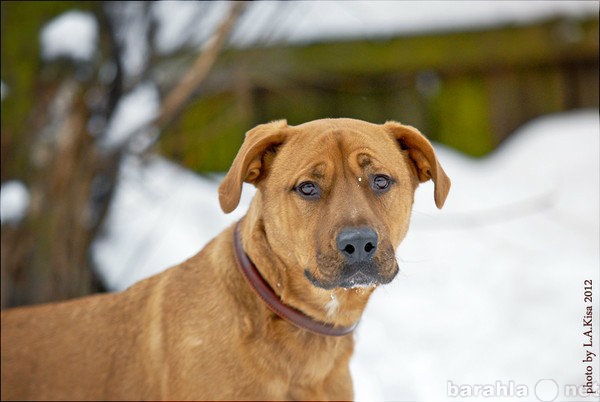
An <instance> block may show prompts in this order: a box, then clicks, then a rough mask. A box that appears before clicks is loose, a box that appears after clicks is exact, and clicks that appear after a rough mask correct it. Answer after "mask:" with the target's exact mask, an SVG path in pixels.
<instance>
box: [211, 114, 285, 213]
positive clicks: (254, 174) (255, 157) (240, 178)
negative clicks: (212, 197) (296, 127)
mask: <svg viewBox="0 0 600 402" xmlns="http://www.w3.org/2000/svg"><path fill="white" fill-rule="evenodd" d="M287 127H288V124H287V121H286V120H277V121H274V122H271V123H267V124H261V125H259V126H256V127H255V128H253V129H252V130H250V131H248V132H247V133H246V138H245V139H244V143H243V144H242V147H241V148H240V150H239V151H238V154H237V156H236V157H235V159H234V160H233V163H232V164H231V168H230V169H229V172H227V175H226V176H225V178H224V179H223V181H222V182H221V185H220V186H219V203H220V204H221V209H222V210H223V211H224V212H225V213H227V214H228V213H230V212H231V211H233V210H234V209H235V208H236V207H237V206H238V204H239V202H240V197H241V195H242V183H243V182H246V183H253V184H255V183H256V182H257V181H258V180H259V179H260V178H261V176H262V173H264V166H263V163H264V160H263V156H264V155H265V153H266V152H267V151H268V150H269V149H272V148H273V147H275V146H277V145H280V144H282V143H283V142H284V141H285V138H286V137H287V131H286V130H285V129H286V128H287Z"/></svg>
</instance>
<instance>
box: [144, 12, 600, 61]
mask: <svg viewBox="0 0 600 402" xmlns="http://www.w3.org/2000/svg"><path fill="white" fill-rule="evenodd" d="M228 6H229V5H228V4H227V2H223V1H218V2H211V7H208V8H207V7H206V4H203V3H202V2H187V1H182V2H179V1H161V2H157V3H155V5H154V9H153V17H154V18H155V20H156V21H157V26H158V30H157V34H156V44H157V49H158V51H159V52H161V53H170V52H173V51H174V50H176V49H177V48H178V47H179V46H181V45H182V44H184V43H187V42H189V41H191V42H192V43H196V44H198V45H199V44H200V43H202V41H204V40H206V39H207V37H208V36H209V35H210V33H211V32H212V31H214V29H215V27H216V26H217V25H218V24H219V22H220V21H221V20H222V19H223V18H224V16H225V15H226V13H227V8H228ZM597 13H598V2H597V1H453V2H448V1H293V2H274V1H255V2H252V4H251V5H250V6H249V7H248V9H247V11H246V13H245V15H243V16H242V18H241V19H240V22H239V26H237V27H236V29H235V30H234V32H233V34H232V38H231V43H232V44H233V45H234V46H240V47H246V46H255V45H264V44H276V43H277V44H279V43H308V42H316V41H326V40H335V39H351V38H366V37H381V36H393V35H401V34H413V33H419V32H432V31H448V30H458V29H472V28H477V27H490V26H499V25H504V24H525V23H530V22H532V21H536V20H542V19H545V18H551V17H555V16H559V15H560V16H566V17H572V18H578V17H581V16H584V15H588V16H589V15H596V14H597ZM194 20H196V21H199V23H198V24H196V25H195V26H194V24H193V23H192V21H194Z"/></svg>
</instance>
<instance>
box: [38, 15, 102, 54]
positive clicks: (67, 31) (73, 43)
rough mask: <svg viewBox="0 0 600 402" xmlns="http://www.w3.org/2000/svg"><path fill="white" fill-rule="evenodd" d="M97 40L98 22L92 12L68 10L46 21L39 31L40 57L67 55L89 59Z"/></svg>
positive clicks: (94, 50)
mask: <svg viewBox="0 0 600 402" xmlns="http://www.w3.org/2000/svg"><path fill="white" fill-rule="evenodd" d="M97 42H98V23H97V21H96V18H95V17H94V15H93V14H91V13H88V12H83V11H77V10H73V11H68V12H65V13H63V14H61V15H59V16H58V17H56V18H54V19H53V20H51V21H50V22H48V23H47V24H46V25H45V26H44V27H43V28H42V30H41V32H40V43H41V48H42V58H44V59H46V60H53V59H56V58H59V57H69V58H72V59H75V60H79V61H90V60H91V59H92V58H93V57H94V53H95V52H96V47H97Z"/></svg>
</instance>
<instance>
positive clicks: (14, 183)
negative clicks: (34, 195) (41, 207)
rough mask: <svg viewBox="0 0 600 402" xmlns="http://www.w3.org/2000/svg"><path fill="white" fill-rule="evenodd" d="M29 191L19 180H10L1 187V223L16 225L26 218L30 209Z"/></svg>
mask: <svg viewBox="0 0 600 402" xmlns="http://www.w3.org/2000/svg"><path fill="white" fill-rule="evenodd" d="M29 201H30V195H29V190H27V187H25V185H24V184H23V182H21V181H18V180H10V181H7V182H5V183H3V184H2V187H0V222H2V225H4V224H16V223H19V221H21V219H23V218H24V217H25V214H26V213H27V208H28V207H29Z"/></svg>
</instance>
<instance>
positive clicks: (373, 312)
mask: <svg viewBox="0 0 600 402" xmlns="http://www.w3.org/2000/svg"><path fill="white" fill-rule="evenodd" d="M598 10H599V2H597V1H535V2H531V1H510V2H505V1H479V2H472V1H464V2H463V1H335V2H333V1H291V2H276V1H257V2H227V1H215V2H202V1H200V2H192V1H182V2H172V1H158V2H135V1H131V2H96V1H93V2H86V1H80V2H69V1H65V2H61V1H54V2H28V1H24V2H8V1H3V2H2V3H1V12H2V15H1V24H2V25H1V34H2V39H1V40H2V47H1V53H2V60H1V77H0V78H1V90H2V94H1V98H2V104H1V106H2V123H1V128H2V135H1V168H2V170H1V182H2V187H1V199H0V201H1V219H2V243H1V247H2V248H1V274H2V277H1V286H2V293H1V306H2V308H6V307H12V306H18V305H24V304H33V303H41V302H47V301H55V300H63V299H68V298H73V297H78V296H82V295H86V294H90V293H95V292H101V291H116V290H122V289H124V288H126V287H127V286H129V285H130V284H132V283H134V282H135V281H137V280H139V279H142V278H144V277H147V276H149V275H151V274H154V273H157V272H160V271H161V270H163V269H165V268H167V267H168V266H170V265H173V264H175V263H177V262H180V261H182V260H183V259H185V258H187V257H189V256H191V255H193V254H194V253H195V252H197V251H198V250H199V249H200V248H201V247H202V246H203V245H204V244H205V243H206V242H207V241H208V240H210V238H212V237H213V236H214V235H216V234H217V233H218V232H219V230H220V229H222V228H224V227H225V226H227V225H228V224H230V223H231V222H233V221H234V220H235V219H237V218H239V217H240V216H242V215H243V213H244V208H245V207H247V205H248V202H249V200H250V198H251V196H252V192H253V189H252V188H250V187H248V188H245V190H244V191H245V192H244V198H243V200H242V205H241V207H240V208H238V210H237V211H236V212H234V213H233V214H232V215H230V216H225V215H223V213H222V212H220V210H219V207H218V204H217V197H216V187H217V185H218V182H219V180H220V178H221V177H222V175H223V173H224V172H225V171H226V170H227V168H228V167H229V165H230V163H231V161H232V160H233V157H234V156H235V154H236V152H237V150H238V148H239V146H240V144H241V142H242V141H243V136H244V133H245V132H246V131H247V130H249V129H251V128H252V127H253V126H255V125H257V124H260V123H264V122H268V121H271V120H275V119H282V118H285V119H287V120H288V122H289V123H290V124H292V125H294V124H300V123H303V122H306V121H309V120H313V119H317V118H324V117H352V118H358V119H363V120H367V121H371V122H374V123H383V122H385V121H386V120H396V121H400V122H402V123H405V124H409V125H413V126H415V127H417V128H419V129H420V130H421V131H422V132H423V133H424V134H426V135H427V136H428V138H430V139H431V140H432V141H433V142H434V143H435V144H436V149H438V150H439V153H440V154H439V158H440V160H441V162H442V164H443V165H444V167H445V170H446V171H447V172H448V174H449V176H450V177H451V178H452V180H453V189H452V191H451V194H450V198H449V199H448V204H447V206H446V208H445V210H444V211H441V212H439V211H436V210H435V208H432V207H431V204H432V194H431V188H430V187H428V185H425V186H422V187H423V188H422V189H420V190H419V192H418V193H417V199H416V204H415V212H414V213H413V222H412V227H413V229H411V233H410V234H409V236H408V237H407V239H406V241H405V243H403V245H402V247H401V249H400V250H399V259H400V261H401V267H402V266H404V267H405V269H404V270H403V272H404V274H403V275H401V278H400V279H397V280H396V281H395V283H394V284H392V285H390V287H389V288H388V290H385V289H382V290H380V291H378V292H379V293H377V294H376V296H375V297H374V300H373V301H372V302H371V304H370V306H369V310H368V311H367V313H366V316H365V317H371V318H365V319H364V323H363V325H362V326H361V328H360V331H359V333H358V334H357V337H358V344H357V357H356V359H355V360H354V361H353V366H352V367H353V374H355V375H354V377H355V383H356V385H355V388H356V389H355V390H356V392H357V397H359V399H361V398H362V399H371V400H377V399H388V400H422V399H432V398H433V399H436V400H442V399H444V398H445V397H447V396H448V395H447V394H448V392H449V391H448V390H447V381H450V380H453V381H455V383H456V382H457V381H459V379H462V381H464V382H466V383H468V381H471V382H472V383H482V382H485V381H490V383H492V384H493V383H494V381H497V380H498V381H505V382H507V381H509V380H513V381H519V380H520V379H521V380H522V381H523V382H524V383H527V384H529V387H530V388H529V389H530V393H529V397H530V399H529V400H537V399H535V397H536V395H535V384H536V381H535V380H536V379H538V380H539V379H542V378H552V379H554V380H555V381H556V382H557V383H558V384H559V385H562V384H570V383H576V384H578V382H577V381H579V380H580V379H581V375H580V374H581V373H579V371H578V370H579V366H577V364H579V360H580V359H577V358H575V357H574V356H575V355H576V354H579V353H580V352H581V350H580V349H581V348H580V345H579V341H578V340H576V339H578V338H577V336H579V335H580V332H581V331H580V329H581V328H580V327H581V325H580V323H579V320H580V319H581V317H580V316H581V314H580V310H581V309H582V306H583V303H582V301H581V300H580V299H581V298H580V297H579V293H580V288H581V286H579V284H580V282H581V279H582V278H588V277H593V278H595V279H600V278H598V275H599V269H598V268H599V266H598V231H599V223H598V191H599V190H598V186H599V183H598V136H599V134H598V106H599V93H598V87H599V78H598V77H599V70H598V63H599V52H598V48H599V39H598V35H599V28H598ZM565 194H567V195H565ZM550 268H552V270H551V269H550ZM484 273H485V274H484ZM453 279H454V280H453ZM571 280H572V281H573V283H571V282H570V281H571ZM563 285H564V287H561V286H563ZM598 285H599V286H600V280H599V281H598ZM578 286H579V287H578ZM565 289H568V290H565ZM594 291H595V292H597V291H596V290H594ZM442 306H445V307H442ZM523 306H529V307H531V308H526V309H525V310H523ZM556 309H559V310H560V312H559V311H557V310H556ZM399 310H401V311H403V312H400V313H399V312H398V311H399ZM392 313H393V314H392ZM523 314H526V316H524V315H523ZM561 314H562V315H561ZM529 315H531V316H529ZM550 317H552V319H555V320H558V321H547V320H548V319H550ZM490 320H491V321H490ZM575 322H577V323H576V324H575ZM532 323H537V324H535V325H533V324H532ZM565 325H566V326H568V327H569V331H567V332H568V334H567V333H566V332H565V335H564V336H563V337H561V336H559V335H557V334H555V332H557V331H559V332H560V331H566V330H564V329H561V328H564V326H565ZM481 326H483V328H487V330H488V331H491V332H481ZM405 332H406V334H405V335H404V337H403V336H402V335H400V333H405ZM546 332H548V333H549V332H552V333H553V334H554V335H553V336H554V337H550V338H544V336H543V335H542V334H544V333H546ZM536 336H537V338H536ZM540 337H542V338H544V339H546V341H545V343H544V341H541V340H540ZM453 342H455V343H453ZM492 342H500V344H496V345H497V346H495V347H497V348H501V349H502V352H498V351H495V352H493V353H492V352H491V351H490V350H489V348H490V347H491V346H490V343H492ZM432 345H434V346H432ZM435 345H437V346H435ZM474 345H478V346H476V347H475V346H474ZM486 345H487V346H486ZM382 349H385V350H382ZM526 351H528V352H526ZM486 353H487V354H488V355H489V356H490V357H489V358H490V359H491V362H490V363H485V361H481V360H478V358H475V357H474V355H477V356H479V357H481V356H484V355H486ZM528 353H531V354H528ZM555 353H556V354H555ZM381 355H385V358H382V357H381ZM540 356H546V357H545V358H541V357H540ZM553 356H554V357H553ZM577 357H579V356H577ZM494 359H496V360H494ZM565 367H568V369H567V368H565ZM542 368H544V370H549V371H544V370H542V371H541V372H540V370H541V369H542ZM424 372H425V373H428V374H427V375H426V376H425V377H426V378H425V377H424V375H423V373H424ZM598 372H599V373H600V369H599V370H598ZM415 373H420V374H419V376H418V377H415ZM514 373H520V374H518V375H517V374H514ZM476 374H477V375H476ZM519 375H520V376H521V377H519ZM599 375H600V374H599ZM481 376H484V377H481ZM513 377H514V378H513ZM517 377H519V378H517ZM434 380H435V381H434ZM561 390H562V388H561ZM561 392H562V391H561ZM561 395H562V396H563V397H564V398H566V399H565V400H570V399H568V396H569V395H564V393H563V394H561ZM564 398H563V399H564ZM580 399H581V398H579V399H577V398H576V399H573V400H580ZM506 400H508V399H506ZM517 400H523V399H517Z"/></svg>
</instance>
